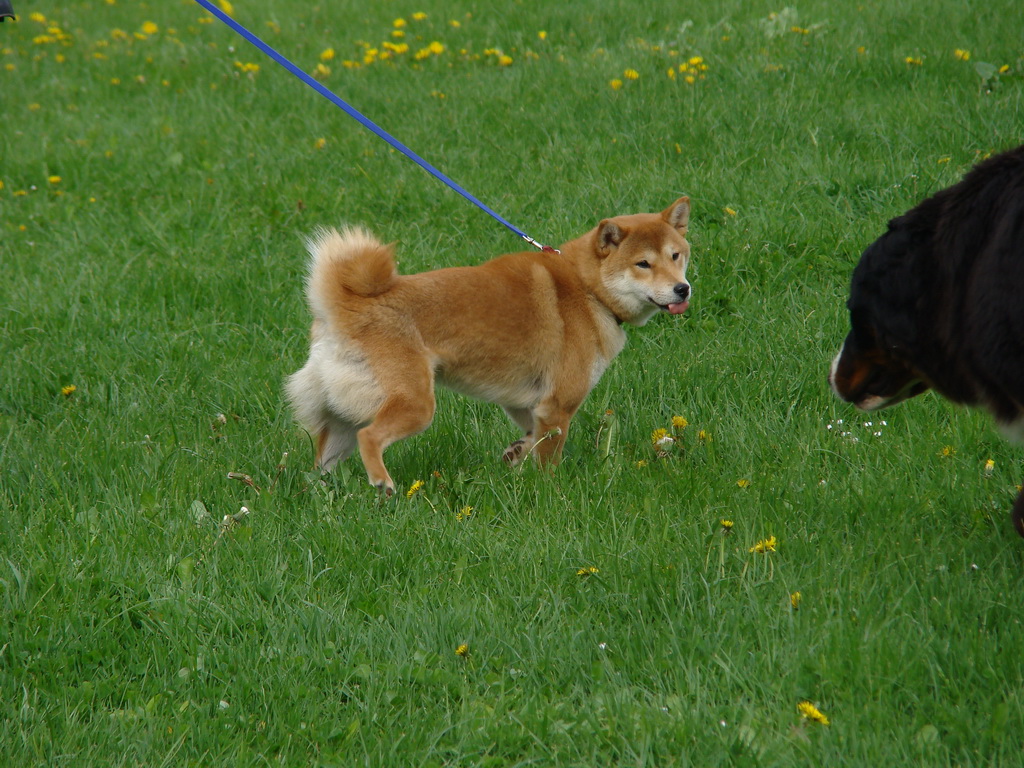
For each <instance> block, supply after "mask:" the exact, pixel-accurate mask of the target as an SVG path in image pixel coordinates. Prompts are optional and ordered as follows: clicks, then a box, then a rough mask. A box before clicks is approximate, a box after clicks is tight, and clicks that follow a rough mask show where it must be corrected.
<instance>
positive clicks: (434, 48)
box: [414, 16, 444, 56]
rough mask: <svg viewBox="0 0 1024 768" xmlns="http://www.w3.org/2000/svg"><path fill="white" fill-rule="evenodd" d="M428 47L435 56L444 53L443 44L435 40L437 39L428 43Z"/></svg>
mask: <svg viewBox="0 0 1024 768" xmlns="http://www.w3.org/2000/svg"><path fill="white" fill-rule="evenodd" d="M414 18H415V16H414ZM428 49H429V50H430V52H431V53H432V54H434V55H435V56H440V55H441V54H442V53H444V46H443V45H442V44H441V43H439V42H437V40H435V41H434V42H432V43H431V44H430V45H429V46H428Z"/></svg>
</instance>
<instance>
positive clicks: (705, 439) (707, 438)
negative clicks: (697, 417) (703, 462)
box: [697, 429, 711, 443]
mask: <svg viewBox="0 0 1024 768" xmlns="http://www.w3.org/2000/svg"><path fill="white" fill-rule="evenodd" d="M697 439H698V440H700V441H701V442H702V443H710V442H711V433H710V432H708V431H707V430H706V429H702V430H701V431H700V432H698V433H697Z"/></svg>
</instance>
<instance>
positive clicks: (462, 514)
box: [455, 505, 473, 523]
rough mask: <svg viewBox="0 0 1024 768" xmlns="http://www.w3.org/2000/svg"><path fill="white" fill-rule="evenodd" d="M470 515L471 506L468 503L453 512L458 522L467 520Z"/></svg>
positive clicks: (471, 512) (471, 511) (471, 513)
mask: <svg viewBox="0 0 1024 768" xmlns="http://www.w3.org/2000/svg"><path fill="white" fill-rule="evenodd" d="M472 516H473V507H470V506H469V505H467V506H465V507H463V508H462V509H460V510H459V511H458V512H456V513H455V519H456V520H458V521H459V522H460V523H461V522H462V521H463V520H469V518H471V517H472Z"/></svg>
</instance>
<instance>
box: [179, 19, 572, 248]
mask: <svg viewBox="0 0 1024 768" xmlns="http://www.w3.org/2000/svg"><path fill="white" fill-rule="evenodd" d="M196 2H197V3H199V5H201V6H202V7H203V8H205V9H206V10H207V11H209V12H210V13H212V14H213V15H214V16H216V17H217V18H218V19H220V20H221V21H223V22H224V23H225V24H227V25H228V26H229V27H231V29H233V30H234V31H235V32H237V33H238V34H239V35H241V36H242V37H244V38H245V39H246V40H248V41H249V42H250V43H252V44H253V45H255V46H256V47H257V48H259V49H260V50H261V51H263V53H265V54H266V55H267V56H269V57H270V58H272V59H273V60H274V61H276V62H277V63H278V64H280V65H281V66H282V67H284V68H285V69H287V70H288V71H289V72H291V73H292V74H293V75H295V76H296V77H297V78H299V80H301V81H302V82H304V83H305V84H306V85H308V86H309V87H310V88H312V89H313V90H314V91H316V92H317V93H319V94H320V95H321V96H323V97H324V98H325V99H327V100H328V101H330V102H331V103H332V104H334V106H336V107H338V108H340V109H341V110H342V111H344V112H345V114H347V115H348V116H349V117H351V118H353V119H354V120H356V121H357V122H358V123H359V124H360V125H362V126H363V127H364V128H366V129H367V130H369V131H370V132H371V133H373V134H375V135H376V136H378V137H380V138H382V139H384V141H386V142H387V143H388V144H390V145H391V146H392V147H394V148H395V149H397V150H398V151H399V152H401V153H402V154H403V155H405V156H406V157H408V158H409V159H410V160H412V161H413V162H414V163H416V165H418V166H419V167H420V168H422V169H423V170H425V171H426V172H427V173H429V174H430V175H431V176H433V177H434V178H436V179H439V180H440V181H443V182H444V183H445V184H447V185H448V186H449V187H450V188H451V189H453V190H455V191H456V192H458V193H459V194H460V195H462V196H463V197H464V198H466V199H467V200H469V201H470V202H471V203H473V204H474V205H476V206H477V207H479V208H480V209H481V210H483V211H486V212H487V213H489V214H490V215H491V216H493V217H494V218H495V219H497V220H498V221H500V222H501V223H502V224H504V225H505V226H506V227H508V228H509V229H510V230H512V231H513V232H515V233H516V234H517V235H519V237H521V238H523V240H525V241H526V242H528V243H529V244H530V245H532V246H534V247H536V248H540V249H541V250H542V251H554V250H555V249H554V248H552V247H551V246H549V245H542V244H541V243H538V242H537V241H536V240H534V239H533V238H532V237H530V236H529V235H527V234H526V233H525V232H523V231H522V230H521V229H519V228H518V227H516V226H514V225H513V224H512V223H511V222H509V221H507V220H506V219H505V218H504V217H502V216H501V215H499V214H498V213H497V212H495V211H493V210H491V208H489V207H488V206H487V205H485V204H484V203H482V202H481V201H480V200H478V199H477V198H476V197H475V196H474V195H472V194H471V193H470V192H468V191H467V190H465V189H463V187H461V186H460V185H459V184H457V183H455V181H453V180H452V179H450V178H449V177H448V176H446V175H445V174H443V173H441V171H439V170H438V169H437V168H435V167H434V166H432V165H431V164H430V163H428V162H427V161H426V160H424V159H423V158H422V157H420V156H419V155H417V154H416V153H415V152H413V151H412V150H411V149H409V148H408V147H407V146H405V145H404V144H402V142H400V141H399V140H398V139H396V138H395V137H394V136H392V135H391V134H390V133H388V132H387V131H385V130H384V129H383V128H381V127H380V126H378V125H377V124H376V123H374V122H373V121H372V120H370V119H369V118H368V117H366V116H365V115H363V114H362V113H361V112H359V111H358V110H357V109H355V108H353V107H352V106H351V105H349V104H348V103H346V102H345V101H344V100H342V99H341V98H340V97H339V96H338V95H337V94H335V93H334V92H333V91H332V90H331V89H329V88H327V87H326V86H324V85H322V84H321V83H320V82H319V81H318V80H317V79H316V78H314V77H312V76H311V75H308V74H306V73H305V72H303V71H302V70H301V69H300V68H299V67H297V66H296V65H295V64H293V63H292V62H291V61H289V60H288V59H286V58H285V57H284V56H282V55H281V54H280V53H278V52H277V51H276V50H274V49H273V48H271V47H270V46H269V45H267V44H266V43H265V42H263V41H262V40H260V38H258V37H256V35H254V34H253V33H252V32H250V31H249V30H248V29H246V28H245V27H243V26H242V25H241V24H239V23H238V22H237V21H235V20H234V19H233V18H231V17H230V16H229V15H228V14H226V13H225V12H224V11H222V10H221V9H220V8H218V7H217V6H215V5H214V4H213V3H212V2H210V0H196Z"/></svg>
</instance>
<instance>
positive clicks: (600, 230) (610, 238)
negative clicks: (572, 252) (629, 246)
mask: <svg viewBox="0 0 1024 768" xmlns="http://www.w3.org/2000/svg"><path fill="white" fill-rule="evenodd" d="M625 238H626V232H625V231H624V230H623V229H622V227H620V226H619V225H618V224H616V223H615V222H614V221H612V220H611V219H605V220H604V221H602V222H601V223H600V224H598V225H597V250H598V253H600V254H601V255H602V256H607V255H608V254H609V253H611V252H612V249H613V248H617V247H618V246H619V244H620V243H621V242H622V241H623V240H624V239H625Z"/></svg>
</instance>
